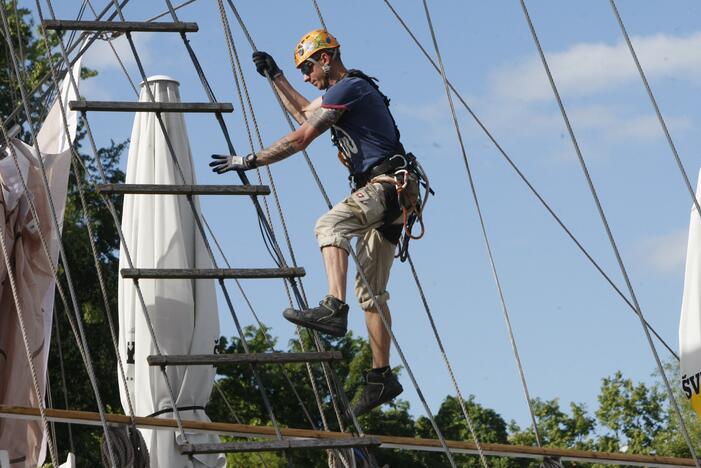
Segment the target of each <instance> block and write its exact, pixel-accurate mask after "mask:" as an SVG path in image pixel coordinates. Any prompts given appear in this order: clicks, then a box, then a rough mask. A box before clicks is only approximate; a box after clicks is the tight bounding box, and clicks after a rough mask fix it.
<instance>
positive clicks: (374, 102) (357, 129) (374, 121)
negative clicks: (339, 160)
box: [321, 77, 399, 174]
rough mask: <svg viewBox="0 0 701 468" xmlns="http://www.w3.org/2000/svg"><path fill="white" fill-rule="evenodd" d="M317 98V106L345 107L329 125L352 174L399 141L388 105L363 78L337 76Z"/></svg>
mask: <svg viewBox="0 0 701 468" xmlns="http://www.w3.org/2000/svg"><path fill="white" fill-rule="evenodd" d="M321 100H322V103H321V107H326V108H331V109H343V110H344V111H345V112H344V113H343V115H342V116H341V118H340V119H339V121H338V122H336V125H334V126H333V128H334V129H335V130H336V134H337V136H338V140H339V144H340V146H341V148H342V150H343V152H344V153H345V155H346V157H347V158H348V159H349V160H350V164H351V173H352V174H360V173H362V172H365V171H367V170H368V169H370V168H371V167H372V166H374V165H375V164H377V163H378V162H380V161H381V160H383V159H385V158H386V157H388V156H391V155H393V154H394V153H395V152H396V149H397V146H398V143H399V142H398V141H397V134H396V132H395V130H394V122H393V121H392V117H391V115H390V113H389V109H387V106H385V103H384V101H383V100H382V97H381V96H380V94H379V93H378V92H377V91H376V90H375V89H374V88H373V87H372V85H370V83H368V82H367V81H365V80H364V79H363V78H358V77H345V78H343V79H341V80H340V81H338V82H337V83H336V84H334V85H333V86H332V87H330V88H329V89H328V91H326V94H324V95H323V96H322V98H321Z"/></svg>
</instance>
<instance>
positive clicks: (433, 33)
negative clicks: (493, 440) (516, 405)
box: [423, 0, 541, 467]
mask: <svg viewBox="0 0 701 468" xmlns="http://www.w3.org/2000/svg"><path fill="white" fill-rule="evenodd" d="M423 6H424V11H425V13H426V21H427V23H428V29H429V31H430V33H431V40H432V41H433V48H434V50H435V52H436V58H437V59H438V65H439V67H440V72H441V78H442V81H443V85H444V87H445V93H446V96H447V97H448V104H449V106H450V114H451V116H452V118H453V126H454V127H455V133H456V136H457V139H458V143H459V145H460V152H461V154H462V159H463V162H464V163H465V171H466V172H467V180H468V183H469V186H470V193H471V195H472V201H473V202H474V204H475V210H476V211H477V216H478V218H479V223H480V229H481V231H482V239H483V240H484V245H485V248H486V250H487V256H488V257H489V265H490V268H491V271H492V276H493V278H494V282H495V285H496V288H497V292H498V294H499V301H500V303H501V308H502V311H503V313H504V319H505V321H506V327H507V329H508V332H509V339H510V341H511V348H512V350H513V353H514V357H515V359H516V366H517V368H518V371H519V375H520V377H521V385H522V386H523V390H524V393H525V396H526V404H527V405H528V411H529V413H530V416H531V424H532V426H533V432H534V434H535V438H536V442H537V444H538V446H539V447H540V446H541V443H540V434H539V433H538V425H537V423H536V419H535V414H534V412H533V406H532V404H531V398H530V395H529V392H528V384H527V383H526V377H525V373H524V371H523V365H522V363H521V359H520V357H519V354H518V347H517V346H516V340H515V338H514V334H513V330H512V328H511V321H510V319H509V310H508V308H507V306H506V300H505V298H504V291H503V288H502V286H501V281H500V280H499V274H498V272H497V268H496V262H495V261H494V254H493V253H492V247H491V244H490V242H489V236H488V234H487V227H486V223H485V220H484V215H483V214H482V208H481V207H480V202H479V197H478V196H477V187H476V185H475V181H474V178H473V176H472V169H471V168H470V163H469V160H468V157H467V151H466V150H465V143H464V142H463V139H462V132H461V131H460V125H459V124H458V116H457V113H456V111H455V104H454V103H453V95H452V93H451V92H450V88H449V87H448V78H447V77H446V73H445V66H444V65H443V57H442V56H441V52H440V48H439V47H438V39H437V38H436V31H435V28H434V27H433V21H432V20H431V14H430V12H429V9H428V3H427V2H426V0H423ZM460 407H461V409H462V411H463V415H464V416H465V421H466V422H467V426H468V429H469V430H470V433H471V434H472V437H473V438H474V439H475V445H477V449H478V452H479V455H480V459H481V461H482V463H483V464H484V466H485V467H486V466H487V460H486V459H485V457H484V453H483V451H482V447H481V445H480V444H479V441H478V440H477V435H476V434H475V430H474V428H473V425H472V421H471V419H470V417H469V416H468V414H467V410H466V409H465V404H464V402H463V401H462V398H461V399H460Z"/></svg>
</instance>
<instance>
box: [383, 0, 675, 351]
mask: <svg viewBox="0 0 701 468" xmlns="http://www.w3.org/2000/svg"><path fill="white" fill-rule="evenodd" d="M384 2H385V4H386V5H387V8H389V10H390V12H391V13H392V14H393V15H394V17H395V18H396V19H397V21H398V22H399V24H400V25H401V26H402V28H404V30H405V31H406V32H407V34H408V35H409V37H410V38H411V39H412V41H413V42H414V44H416V46H417V47H418V48H419V50H420V51H421V52H422V54H423V55H424V57H426V60H428V62H429V63H430V64H431V65H432V66H433V68H434V69H435V70H436V72H437V73H439V74H440V68H439V67H438V65H437V64H436V62H435V61H434V60H433V58H431V56H430V55H429V53H428V52H427V51H426V49H425V48H424V46H423V45H422V44H421V42H420V41H419V40H418V39H417V37H416V35H415V34H414V33H413V32H412V30H411V29H410V28H409V26H408V25H407V24H406V22H405V21H404V19H403V18H402V17H401V16H400V15H399V13H398V12H397V10H396V9H395V8H394V7H393V6H392V4H391V3H390V2H389V0H384ZM448 86H449V87H450V90H451V91H452V92H453V94H455V96H456V97H457V98H458V100H459V101H460V103H461V104H462V105H463V107H464V108H465V110H467V112H468V113H469V114H470V116H471V117H472V118H473V120H474V121H475V123H476V124H477V125H478V126H479V128H480V129H481V130H482V131H483V132H484V134H485V135H486V136H487V138H489V140H490V141H491V142H492V144H494V147H495V148H496V149H497V150H498V151H499V153H500V154H501V155H502V157H503V158H504V160H505V161H506V162H507V164H509V166H510V167H511V168H512V169H513V170H514V172H516V174H517V175H518V176H519V178H520V179H521V180H522V181H523V182H524V183H525V184H526V186H527V187H528V189H529V190H530V191H531V193H533V195H534V196H535V197H536V198H537V199H538V201H539V202H540V204H541V205H543V207H544V208H545V209H546V210H547V211H548V213H549V214H550V215H551V216H552V217H553V219H554V220H555V221H556V222H557V224H558V225H559V226H560V228H562V230H563V231H564V232H565V234H567V236H568V237H569V238H570V239H571V240H572V242H574V244H575V245H576V246H577V248H578V249H579V250H580V252H582V253H583V254H584V256H585V257H586V258H587V260H589V262H590V263H591V264H592V265H593V266H594V268H596V270H597V271H598V272H599V274H601V276H602V277H603V278H604V279H605V280H606V282H608V283H609V285H610V286H611V287H612V288H613V289H614V291H615V292H616V293H617V294H618V295H619V296H620V298H621V299H623V301H624V302H625V303H626V304H627V305H628V307H629V308H630V309H631V311H632V312H634V313H635V306H634V305H633V303H632V302H631V301H630V300H629V299H628V298H627V297H626V296H625V294H623V292H622V291H621V290H620V288H619V287H618V286H617V285H616V283H614V282H613V280H612V279H611V277H610V276H609V275H608V274H607V273H606V272H605V271H604V270H603V268H602V267H601V266H600V265H599V263H598V262H597V261H596V260H595V259H594V257H592V256H591V254H590V253H589V252H588V251H587V250H586V248H584V246H583V245H582V244H581V242H579V240H578V239H577V238H576V237H575V235H574V234H573V233H572V231H571V230H570V229H569V228H568V227H567V225H566V224H565V223H564V222H563V221H562V219H561V218H560V216H559V215H558V214H557V213H556V212H555V211H554V210H553V208H552V207H551V206H550V205H549V204H548V202H546V201H545V199H544V198H543V196H542V195H541V194H540V193H539V192H538V191H537V190H536V188H535V187H534V186H533V184H532V183H531V182H530V180H529V179H528V178H527V177H526V175H525V174H524V173H523V172H522V171H521V170H520V169H519V168H518V166H517V165H516V163H515V162H514V161H513V159H511V157H510V156H509V155H508V153H507V152H506V151H505V150H504V148H503V147H502V146H501V145H500V144H499V142H498V141H497V140H496V138H495V137H494V135H493V134H492V133H491V132H490V131H489V129H488V128H487V127H486V125H485V124H484V122H482V120H481V119H480V118H479V117H478V116H477V114H476V113H475V112H474V111H473V109H472V108H471V107H470V106H469V105H468V104H467V101H466V100H465V99H464V98H463V97H462V95H461V94H460V93H459V92H458V90H457V89H455V87H454V86H453V85H452V83H451V82H450V81H448ZM645 324H646V326H647V327H648V328H649V329H650V331H651V332H652V333H653V334H654V335H655V337H656V338H657V339H658V340H659V341H660V343H662V344H663V345H664V347H665V348H666V349H667V351H669V353H670V354H671V355H672V356H674V358H675V359H676V360H677V361H678V360H679V356H678V355H677V354H676V352H675V351H674V350H673V349H672V347H671V346H669V344H667V342H666V341H665V340H664V339H663V338H662V337H661V336H660V335H659V333H657V331H656V330H655V329H654V328H653V327H652V325H651V324H650V323H648V322H647V321H646V322H645Z"/></svg>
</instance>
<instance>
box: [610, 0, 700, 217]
mask: <svg viewBox="0 0 701 468" xmlns="http://www.w3.org/2000/svg"><path fill="white" fill-rule="evenodd" d="M609 3H610V4H611V9H612V10H613V14H614V16H615V17H616V21H617V22H618V25H619V26H620V28H621V33H622V34H623V37H624V38H625V40H626V44H627V45H628V50H629V51H630V55H631V57H632V58H633V61H634V62H635V68H637V69H638V74H639V75H640V79H641V80H642V82H643V85H644V86H645V91H647V95H648V97H649V98H650V103H651V104H652V107H653V108H654V109H655V114H656V115H657V120H658V121H659V122H660V126H661V127H662V131H663V132H664V136H665V138H666V139H667V143H668V144H669V149H670V150H672V155H673V156H674V160H675V161H676V163H677V167H678V168H679V172H680V173H681V176H682V179H683V180H684V185H685V186H686V189H687V190H688V191H689V195H691V200H692V202H693V204H694V206H695V207H696V211H697V213H698V214H699V216H701V205H699V201H698V199H697V198H696V194H695V193H694V189H693V187H692V186H691V182H690V181H689V176H688V174H687V173H686V170H685V169H684V164H682V160H681V158H680V157H679V152H678V151H677V147H676V146H675V144H674V141H673V140H672V135H671V134H670V133H669V129H668V128H667V124H666V123H665V120H664V117H662V112H661V111H660V107H659V106H658V105H657V99H655V95H654V94H653V92H652V88H651V87H650V83H649V82H648V81H647V77H646V76H645V72H644V71H643V67H642V65H641V64H640V60H638V54H637V53H636V52H635V48H634V47H633V43H632V42H631V40H630V37H629V36H628V31H627V30H626V27H625V25H624V24H623V19H622V18H621V14H620V13H619V12H618V8H617V7H616V2H615V1H614V0H609Z"/></svg>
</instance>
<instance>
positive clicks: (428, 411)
mask: <svg viewBox="0 0 701 468" xmlns="http://www.w3.org/2000/svg"><path fill="white" fill-rule="evenodd" d="M227 1H228V3H229V6H230V7H231V9H232V10H233V11H234V14H235V16H236V18H237V20H238V22H239V24H240V26H241V29H242V30H243V31H244V33H245V35H246V37H247V38H248V41H249V43H250V45H251V48H252V49H253V50H254V51H255V50H257V49H256V47H255V44H254V42H253V39H252V38H251V36H250V34H248V30H247V28H246V27H245V24H244V23H243V20H242V19H241V17H240V15H239V14H238V11H237V10H236V8H235V6H234V5H233V3H232V1H231V0H227ZM268 82H269V84H270V86H271V89H272V90H273V94H274V95H275V97H276V98H277V101H278V104H279V105H280V108H281V110H282V111H283V114H284V115H285V118H286V120H287V122H288V124H289V126H290V128H291V129H294V125H293V124H292V121H291V120H290V117H289V115H288V114H287V112H286V111H285V108H284V105H283V104H282V101H281V100H280V96H279V95H278V94H277V92H276V91H275V88H274V87H273V84H272V80H271V79H270V77H269V76H268ZM302 153H303V154H304V156H305V159H306V160H307V163H308V165H309V166H310V168H312V169H313V164H312V163H311V160H310V159H309V156H308V154H307V152H306V151H303V152H302ZM313 175H314V176H315V179H316V180H317V186H318V187H319V189H320V191H321V194H322V196H323V197H324V200H325V201H326V204H327V206H328V207H329V208H331V207H332V205H331V201H330V200H329V197H328V195H327V193H326V190H325V189H324V187H323V185H322V184H321V181H320V180H319V178H318V176H317V175H316V171H315V170H314V171H313ZM349 254H350V256H351V257H352V258H353V261H354V262H355V264H356V268H357V272H358V275H359V276H360V279H361V281H362V282H363V284H364V285H365V286H366V287H367V288H368V291H369V292H370V296H371V298H372V302H373V305H374V307H375V308H376V309H377V311H378V315H379V317H380V319H381V321H382V323H383V325H384V327H385V329H386V330H387V332H388V334H389V335H390V338H391V339H392V342H393V343H394V346H395V348H396V349H397V354H398V355H399V357H400V359H401V361H402V364H403V365H404V367H405V369H406V370H407V374H408V375H409V379H410V380H411V382H412V384H413V386H414V388H415V389H416V392H417V394H418V396H419V399H420V401H421V402H422V404H423V406H424V409H425V411H426V414H427V416H428V419H429V421H430V422H431V425H432V426H433V429H434V431H435V432H436V435H437V436H438V438H439V440H440V441H441V446H442V447H443V450H444V451H445V454H446V456H447V458H448V461H449V462H450V464H451V466H456V465H455V461H454V459H453V456H452V454H451V452H450V449H449V448H448V445H447V444H446V442H445V438H444V437H443V433H442V432H441V430H440V428H439V427H438V425H437V424H436V422H435V418H434V416H433V413H432V411H431V409H430V408H429V406H428V403H427V402H426V399H425V397H424V395H423V392H422V391H421V388H420V387H419V385H418V382H417V381H416V378H415V376H414V373H413V371H412V370H411V366H410V365H409V363H408V361H407V359H406V356H405V355H404V352H403V350H402V348H401V346H400V345H399V342H398V341H397V338H396V336H395V335H394V332H393V331H392V327H391V326H390V325H389V322H388V321H387V318H386V317H385V314H384V309H383V308H382V307H380V306H379V304H377V302H376V298H375V293H374V291H373V290H372V287H371V286H370V284H369V282H368V280H367V277H366V276H365V272H364V271H363V269H362V267H361V266H360V262H359V261H358V257H357V255H356V253H355V250H354V249H353V248H351V249H350V251H349ZM350 414H351V415H352V412H350ZM353 419H354V422H355V421H356V418H355V417H354V418H353Z"/></svg>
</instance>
